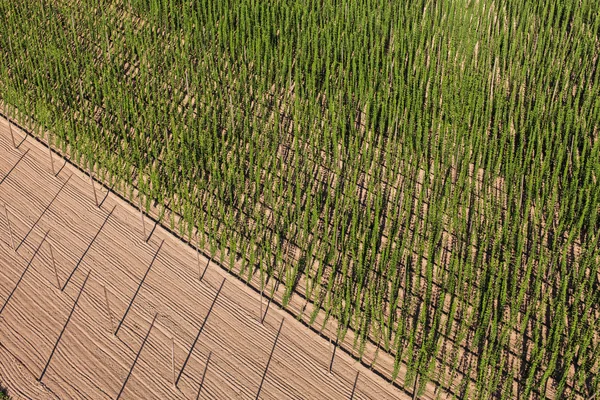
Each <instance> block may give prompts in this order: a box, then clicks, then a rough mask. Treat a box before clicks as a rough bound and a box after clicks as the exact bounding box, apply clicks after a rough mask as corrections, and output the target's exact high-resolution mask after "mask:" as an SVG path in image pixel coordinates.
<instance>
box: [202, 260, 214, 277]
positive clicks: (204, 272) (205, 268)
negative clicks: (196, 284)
mask: <svg viewBox="0 0 600 400" xmlns="http://www.w3.org/2000/svg"><path fill="white" fill-rule="evenodd" d="M211 260H212V257H210V258H209V259H208V261H207V262H206V267H204V271H202V275H200V280H202V279H204V274H206V270H207V269H208V266H209V265H210V262H211Z"/></svg>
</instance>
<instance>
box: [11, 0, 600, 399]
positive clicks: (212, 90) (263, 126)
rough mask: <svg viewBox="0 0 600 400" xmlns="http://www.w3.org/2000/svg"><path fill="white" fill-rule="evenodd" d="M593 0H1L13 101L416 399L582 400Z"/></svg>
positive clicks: (596, 357) (594, 284)
mask: <svg viewBox="0 0 600 400" xmlns="http://www.w3.org/2000/svg"><path fill="white" fill-rule="evenodd" d="M597 8H598V4H597V0H569V1H564V0H550V1H547V2H539V1H534V0H522V1H519V2H514V1H511V0H452V1H441V0H423V1H412V2H401V1H399V0H391V1H383V2H382V1H378V0H354V1H348V2H346V3H344V4H343V5H340V3H339V1H337V0H307V1H283V0H273V1H255V0H223V1H221V0H197V1H188V0H107V1H98V0H72V1H71V0H39V1H37V2H33V3H32V4H29V3H28V2H22V1H18V0H7V1H4V2H1V3H0V60H1V61H2V62H1V63H0V101H1V104H2V112H3V114H4V115H5V116H7V117H9V118H11V119H12V120H13V121H16V123H19V124H21V125H23V126H25V127H26V128H27V129H28V130H29V131H30V132H31V134H32V136H34V137H36V138H37V139H38V140H40V141H41V142H43V143H47V144H48V145H49V146H50V147H51V148H53V149H54V150H56V151H57V152H59V153H60V154H62V155H64V156H65V157H67V158H69V159H70V160H72V162H73V163H74V165H77V167H78V168H81V169H82V170H83V171H89V172H90V174H92V175H93V176H95V177H96V178H97V179H98V181H100V182H102V183H104V185H105V187H108V188H111V190H113V191H114V192H115V193H118V194H119V195H120V196H123V198H124V199H126V200H127V201H128V202H130V204H132V205H133V207H134V208H139V209H142V210H144V211H145V212H146V218H148V216H151V217H152V219H153V220H155V221H158V223H159V224H161V225H162V226H163V227H164V228H165V229H166V230H169V231H171V232H172V233H173V234H174V235H176V236H178V237H179V238H180V239H182V240H183V241H184V242H187V243H188V244H190V245H191V246H192V247H196V248H197V249H199V250H200V252H201V253H202V255H203V256H205V257H207V258H208V259H210V260H212V261H211V264H215V265H218V266H219V267H220V268H222V269H224V270H227V271H228V272H230V273H231V277H232V279H233V277H236V278H237V279H239V281H240V282H246V283H247V284H248V285H249V287H250V288H253V289H254V290H255V291H256V292H260V294H261V297H262V296H264V299H265V302H264V305H263V307H264V309H263V310H262V312H267V310H270V309H272V308H273V307H275V306H276V305H279V306H281V307H282V308H284V309H285V310H286V312H288V313H290V314H291V315H293V316H294V317H296V318H297V319H298V320H300V321H301V322H302V323H303V324H304V325H305V327H307V328H308V329H310V330H312V331H313V332H316V333H318V334H320V335H322V336H324V337H327V338H328V339H329V340H330V341H331V342H332V345H331V346H332V348H333V349H338V348H340V349H343V350H344V351H345V352H346V354H349V355H351V356H352V357H353V358H355V359H357V360H359V361H360V363H361V364H362V365H363V366H366V367H369V368H370V369H372V370H373V371H374V372H375V373H376V374H378V375H379V376H381V377H382V378H383V379H385V380H386V381H387V382H388V383H391V384H392V385H394V386H395V387H396V388H398V389H401V390H402V391H403V392H404V393H408V394H409V395H414V396H417V397H419V396H432V397H438V398H452V397H454V398H461V399H462V398H474V399H482V400H488V399H490V398H494V399H499V400H500V399H501V400H504V399H511V398H518V399H538V398H542V399H543V398H549V399H562V398H568V399H580V398H589V397H591V396H595V395H596V394H597V393H598V392H599V391H600V373H599V372H600V333H599V332H600V184H599V180H600V96H598V93H600V68H598V65H599V63H598V60H599V57H600V13H597V12H596V9H597ZM57 168H58V167H57ZM101 197H102V196H101ZM100 201H101V198H100ZM102 207H103V208H102V209H103V210H104V211H105V212H107V209H106V207H105V205H104V204H103V206H102ZM115 212H117V211H115ZM111 218H112V217H111ZM96 222H97V223H98V224H100V223H101V222H102V220H98V221H96ZM148 222H150V223H153V222H152V221H150V220H149V221H148ZM109 223H110V221H109V222H108V223H107V224H109ZM152 226H153V225H151V227H150V228H148V230H147V231H146V232H143V235H145V236H147V235H151V240H150V243H151V244H153V246H154V247H156V246H157V242H156V241H155V237H154V234H151V233H150V232H151V230H152ZM142 231H143V229H142ZM101 238H102V236H99V237H98V238H97V239H96V240H98V241H99V240H101ZM90 240H91V239H90ZM90 252H93V247H92V249H91V250H90ZM161 252H162V250H161ZM86 257H87V255H86ZM196 272H197V273H200V274H201V272H198V271H196ZM76 276H79V275H76ZM150 276H152V275H150ZM73 279H75V276H74V277H73ZM149 279H150V277H149ZM215 287H216V286H215V285H213V288H215ZM67 288H68V287H67ZM267 299H273V300H272V302H269V300H267ZM261 304H263V303H262V302H259V307H258V308H259V312H261V311H260V305H261ZM275 326H276V325H273V327H275ZM345 378H346V379H347V380H352V379H353V378H352V376H346V377H345Z"/></svg>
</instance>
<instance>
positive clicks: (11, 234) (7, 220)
mask: <svg viewBox="0 0 600 400" xmlns="http://www.w3.org/2000/svg"><path fill="white" fill-rule="evenodd" d="M4 215H5V216H6V223H7V225H8V233H9V235H10V243H11V244H12V248H13V250H15V237H14V236H13V232H12V226H11V225H10V219H9V218H8V206H7V205H5V206H4ZM15 251H16V250H15Z"/></svg>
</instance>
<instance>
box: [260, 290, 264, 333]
mask: <svg viewBox="0 0 600 400" xmlns="http://www.w3.org/2000/svg"><path fill="white" fill-rule="evenodd" d="M261 286H262V285H261ZM263 290H264V288H263V287H261V289H260V323H261V324H262V323H263Z"/></svg>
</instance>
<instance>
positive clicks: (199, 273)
mask: <svg viewBox="0 0 600 400" xmlns="http://www.w3.org/2000/svg"><path fill="white" fill-rule="evenodd" d="M196 235H198V237H197V238H196V261H197V263H198V280H200V281H201V280H202V272H201V271H200V232H199V231H198V230H196Z"/></svg>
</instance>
